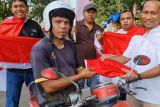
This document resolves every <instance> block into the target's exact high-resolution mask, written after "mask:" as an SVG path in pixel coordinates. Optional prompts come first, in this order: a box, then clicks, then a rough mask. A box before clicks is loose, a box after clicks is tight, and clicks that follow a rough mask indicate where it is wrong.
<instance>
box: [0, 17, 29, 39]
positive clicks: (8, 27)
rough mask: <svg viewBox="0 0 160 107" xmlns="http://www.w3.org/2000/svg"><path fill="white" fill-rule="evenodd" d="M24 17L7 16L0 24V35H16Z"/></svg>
mask: <svg viewBox="0 0 160 107" xmlns="http://www.w3.org/2000/svg"><path fill="white" fill-rule="evenodd" d="M25 21H26V19H19V18H16V17H8V18H6V19H5V20H4V21H3V22H2V23H1V24H0V36H5V37H6V36H8V37H16V36H18V35H19V34H20V32H21V29H22V27H23V25H24V23H25Z"/></svg>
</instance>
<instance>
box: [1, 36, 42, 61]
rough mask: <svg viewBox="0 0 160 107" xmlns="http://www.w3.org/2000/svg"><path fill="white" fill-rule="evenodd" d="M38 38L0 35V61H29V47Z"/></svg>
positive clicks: (30, 47)
mask: <svg viewBox="0 0 160 107" xmlns="http://www.w3.org/2000/svg"><path fill="white" fill-rule="evenodd" d="M38 40H40V39H39V38H29V37H2V36H1V35H0V44H1V45H0V62H9V63H29V62H30V52H31V49H32V47H33V45H34V44H35V43H36V42H37V41H38Z"/></svg>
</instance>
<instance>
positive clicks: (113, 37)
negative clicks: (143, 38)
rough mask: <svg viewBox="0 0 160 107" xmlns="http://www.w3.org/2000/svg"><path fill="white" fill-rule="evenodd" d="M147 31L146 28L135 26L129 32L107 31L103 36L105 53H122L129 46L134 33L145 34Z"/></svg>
mask: <svg viewBox="0 0 160 107" xmlns="http://www.w3.org/2000/svg"><path fill="white" fill-rule="evenodd" d="M145 32H146V30H145V29H144V28H141V27H138V26H134V27H132V29H131V30H129V31H128V33H127V34H119V33H113V32H105V33H104V38H103V49H104V50H103V53H105V54H114V55H122V53H123V52H124V51H125V50H126V48H127V47H128V44H129V41H130V40H131V38H132V36H134V35H143V34H144V33H145Z"/></svg>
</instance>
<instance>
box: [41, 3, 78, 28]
mask: <svg viewBox="0 0 160 107" xmlns="http://www.w3.org/2000/svg"><path fill="white" fill-rule="evenodd" d="M53 16H60V17H65V18H67V19H69V21H70V24H71V26H72V24H73V19H74V18H75V13H74V12H73V11H72V10H71V8H70V6H68V5H67V4H65V3H64V2H62V1H53V2H51V3H49V4H48V5H47V6H46V7H45V9H44V11H43V22H44V28H45V30H46V31H49V30H50V28H51V21H50V20H51V18H52V17H53Z"/></svg>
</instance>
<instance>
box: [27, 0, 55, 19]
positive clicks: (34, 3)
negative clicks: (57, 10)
mask: <svg viewBox="0 0 160 107" xmlns="http://www.w3.org/2000/svg"><path fill="white" fill-rule="evenodd" d="M52 1H55V0H31V12H30V17H34V18H35V17H37V18H40V17H42V14H43V10H44V8H45V6H46V5H47V4H49V3H50V2H52Z"/></svg>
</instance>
